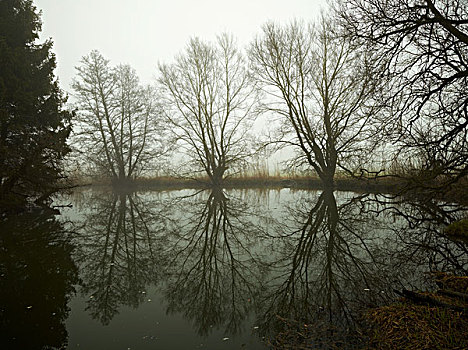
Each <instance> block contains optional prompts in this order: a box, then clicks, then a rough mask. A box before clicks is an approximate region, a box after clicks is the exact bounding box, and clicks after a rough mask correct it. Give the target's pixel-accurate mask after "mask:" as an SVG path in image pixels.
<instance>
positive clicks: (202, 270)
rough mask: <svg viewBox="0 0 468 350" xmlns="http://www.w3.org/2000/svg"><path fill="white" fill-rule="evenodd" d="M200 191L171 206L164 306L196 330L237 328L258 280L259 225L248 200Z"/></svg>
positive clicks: (255, 292)
mask: <svg viewBox="0 0 468 350" xmlns="http://www.w3.org/2000/svg"><path fill="white" fill-rule="evenodd" d="M205 195H206V194H205ZM201 197H202V198H199V196H193V197H191V198H188V199H187V200H186V201H184V202H180V203H179V205H180V206H179V208H178V209H177V210H176V211H175V212H176V213H177V216H179V224H178V225H177V227H175V229H174V230H173V231H172V232H171V239H170V241H169V246H168V250H167V252H168V253H169V255H170V256H172V257H173V258H172V259H171V260H170V261H169V264H168V269H167V273H168V278H167V281H166V287H165V288H164V294H165V296H166V299H167V300H168V304H169V306H168V311H169V312H171V313H174V312H180V313H182V314H183V315H184V316H185V317H186V318H188V319H190V320H192V321H193V323H194V325H195V327H196V328H197V331H198V333H199V334H200V335H207V334H208V333H209V332H210V330H212V328H222V329H223V330H224V332H225V333H226V334H236V333H238V332H239V329H240V326H241V323H242V321H243V320H245V318H246V317H247V316H248V314H249V312H250V310H251V309H252V303H253V301H254V300H255V298H256V297H257V295H258V294H259V290H260V286H261V281H262V273H261V268H260V265H259V263H258V259H259V255H258V254H257V253H256V246H257V245H258V236H259V234H258V232H256V230H257V229H258V228H259V227H258V225H257V224H255V222H254V221H253V220H252V211H250V210H248V207H247V206H246V203H244V202H242V201H240V200H238V199H236V198H234V197H231V198H228V197H227V196H226V194H225V193H224V192H223V190H222V189H214V190H213V191H211V192H210V193H209V195H208V197H207V199H206V197H205V196H203V195H202V196H201ZM182 213H183V215H182Z"/></svg>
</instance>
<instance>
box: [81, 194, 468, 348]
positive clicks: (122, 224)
mask: <svg viewBox="0 0 468 350" xmlns="http://www.w3.org/2000/svg"><path fill="white" fill-rule="evenodd" d="M80 201H81V203H82V205H83V207H82V208H81V209H80V210H79V212H80V213H81V214H80V215H82V220H81V221H80V220H78V219H77V220H75V225H76V231H77V233H78V234H77V236H76V242H75V243H76V246H77V247H79V249H77V250H76V252H75V254H74V256H75V258H76V261H77V263H78V264H79V266H80V277H81V284H82V285H81V292H82V295H84V296H85V297H86V304H87V306H86V310H87V312H88V313H89V314H90V315H91V317H92V318H94V319H97V320H99V321H100V322H101V323H102V324H104V325H108V324H109V323H111V320H112V319H113V318H114V317H115V315H116V314H117V313H119V310H120V309H121V308H122V307H123V306H130V307H133V308H144V306H143V305H142V303H143V302H144V301H147V299H148V298H149V297H148V295H147V294H146V293H147V291H148V290H149V289H150V287H151V288H153V289H154V290H156V294H157V297H158V298H159V299H160V300H161V301H162V302H163V304H164V309H165V311H166V313H167V315H166V316H167V317H169V316H175V315H180V316H182V317H183V318H184V320H187V321H189V322H190V324H191V327H192V330H193V331H194V332H195V333H196V334H198V335H199V336H203V337H204V338H205V339H206V338H208V337H210V336H211V335H213V334H215V333H216V334H218V335H217V336H218V337H220V336H219V334H220V333H222V334H223V336H224V335H225V336H226V337H232V336H234V335H236V334H256V335H255V336H258V334H260V335H264V336H267V335H275V334H278V333H280V332H284V331H285V330H287V329H285V323H284V322H283V321H282V320H284V319H288V320H294V322H296V323H295V324H297V322H299V323H300V324H307V325H310V326H309V330H310V331H309V333H310V334H309V336H310V339H309V344H308V346H310V347H320V346H322V347H325V348H326V347H328V346H332V345H333V346H340V344H341V345H343V344H347V345H346V346H347V347H352V346H354V345H357V342H358V341H359V339H358V337H355V335H356V332H357V330H358V327H359V317H360V315H361V312H362V310H365V309H366V308H367V307H372V306H376V305H380V304H382V303H386V302H389V301H392V300H394V298H395V295H394V293H393V290H394V289H402V288H408V289H412V288H419V289H421V288H426V287H429V286H430V285H429V284H428V282H427V274H426V273H427V272H431V271H438V270H443V271H450V272H454V273H466V272H467V267H468V254H467V253H468V251H467V246H466V244H465V243H463V242H452V241H451V240H450V239H448V238H447V237H445V236H444V235H443V227H444V226H445V225H447V224H449V223H451V222H453V221H454V220H457V219H460V218H461V217H463V215H465V214H464V213H465V212H464V211H463V210H462V208H460V207H458V206H451V205H441V204H440V203H436V202H434V201H428V200H422V201H417V200H413V201H408V200H405V201H402V200H401V199H400V198H390V197H385V196H381V195H370V194H355V193H348V192H332V191H323V192H313V191H296V192H294V191H292V190H281V191H263V192H262V193H261V195H257V194H256V192H255V191H251V190H250V191H235V190H233V191H229V192H227V193H226V192H224V191H223V190H221V189H214V190H211V191H199V192H195V191H188V190H187V191H179V192H173V193H157V194H155V193H133V194H113V193H97V192H95V193H93V192H88V193H87V195H85V196H82V197H81V199H80ZM154 317H155V318H156V315H155V316H154ZM157 317H161V316H160V315H158V316H157ZM286 328H287V327H286ZM252 331H253V332H252ZM184 332H187V331H186V330H185V331H184ZM249 336H250V335H249ZM218 339H219V338H218Z"/></svg>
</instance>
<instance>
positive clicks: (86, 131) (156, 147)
mask: <svg viewBox="0 0 468 350" xmlns="http://www.w3.org/2000/svg"><path fill="white" fill-rule="evenodd" d="M76 69H77V71H78V74H77V78H76V79H75V80H74V82H73V85H72V86H73V89H74V90H75V93H76V97H77V99H78V104H77V106H78V110H79V112H78V122H79V123H78V128H79V130H78V132H77V133H78V138H79V147H80V148H81V147H84V151H85V152H84V154H85V156H86V159H87V160H89V161H91V162H92V163H93V164H94V165H96V166H97V167H98V168H99V169H101V170H102V171H103V172H104V173H105V174H107V175H110V176H111V177H112V179H113V181H114V182H127V181H130V180H132V179H133V178H134V177H135V176H137V175H139V174H140V173H141V172H142V171H144V170H146V169H147V167H148V165H149V162H150V161H151V160H152V159H157V158H159V157H160V156H162V155H163V154H165V153H166V151H167V145H166V144H164V142H163V140H162V132H161V131H160V130H159V128H160V127H161V123H160V121H159V120H158V119H157V105H156V103H155V101H156V100H155V94H154V90H153V89H152V88H151V87H149V86H147V87H143V86H141V84H140V83H139V79H138V77H137V75H136V72H135V70H134V69H132V68H131V67H130V66H128V65H118V66H116V67H111V66H110V64H109V61H108V60H106V59H105V58H104V57H103V56H102V55H101V54H100V53H99V52H98V51H92V52H91V53H90V54H89V55H87V56H85V57H83V59H82V61H81V66H79V67H77V68H76ZM82 149H83V148H82Z"/></svg>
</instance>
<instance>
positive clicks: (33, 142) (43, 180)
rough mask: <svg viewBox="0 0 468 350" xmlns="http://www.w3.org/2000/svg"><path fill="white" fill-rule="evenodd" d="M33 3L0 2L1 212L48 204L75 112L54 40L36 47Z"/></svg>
mask: <svg viewBox="0 0 468 350" xmlns="http://www.w3.org/2000/svg"><path fill="white" fill-rule="evenodd" d="M41 24H42V23H41V20H40V14H39V13H38V12H37V10H36V7H35V6H34V5H33V3H32V1H31V0H0V211H2V210H4V209H5V208H6V207H11V206H19V205H24V204H26V203H27V202H29V201H32V200H36V201H44V200H45V199H47V198H48V197H49V196H50V195H51V194H52V193H54V192H55V191H56V190H57V189H58V188H59V187H60V186H59V180H60V179H63V178H64V175H63V169H62V160H63V157H64V156H65V155H66V154H67V153H68V152H69V151H70V149H69V147H68V145H67V143H66V140H67V137H68V136H69V134H70V130H71V116H72V113H70V112H69V111H66V110H64V109H63V105H64V103H65V101H66V98H65V96H64V94H63V92H62V91H61V90H60V88H59V86H58V83H57V80H56V78H55V76H54V69H55V66H56V61H55V56H54V54H53V53H52V52H51V47H52V41H51V40H47V41H45V42H44V43H42V44H38V43H37V39H38V37H39V32H40V30H41Z"/></svg>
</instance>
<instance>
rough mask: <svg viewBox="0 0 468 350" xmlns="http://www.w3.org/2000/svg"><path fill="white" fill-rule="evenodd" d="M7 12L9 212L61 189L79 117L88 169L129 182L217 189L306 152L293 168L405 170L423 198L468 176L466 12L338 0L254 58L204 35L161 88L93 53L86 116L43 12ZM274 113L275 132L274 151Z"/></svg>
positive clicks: (84, 72) (3, 169)
mask: <svg viewBox="0 0 468 350" xmlns="http://www.w3.org/2000/svg"><path fill="white" fill-rule="evenodd" d="M0 6H1V10H2V11H1V16H2V18H1V21H0V47H1V51H0V52H1V61H2V69H1V71H0V103H1V105H0V150H1V152H0V196H1V200H2V201H6V200H8V198H13V197H15V198H20V199H21V200H22V201H26V200H27V198H36V199H39V198H41V199H45V198H47V196H48V195H49V194H50V193H52V192H53V191H54V190H55V189H57V188H58V187H60V186H59V185H58V184H59V183H60V180H61V178H62V177H63V164H62V161H63V159H64V157H65V156H66V155H67V153H68V152H69V151H70V146H69V145H67V143H66V140H67V137H68V135H69V133H70V131H71V121H72V120H73V121H74V133H73V134H74V137H73V142H72V146H73V148H74V149H75V150H77V151H78V152H76V154H79V155H80V157H78V159H80V161H81V165H83V166H86V167H87V168H89V167H91V168H92V169H93V170H95V171H96V172H97V173H99V174H101V175H105V176H107V177H110V178H111V179H112V180H113V181H114V182H116V183H122V182H130V181H132V180H133V179H134V178H135V177H137V176H139V175H141V174H143V173H144V172H145V171H146V172H148V171H153V172H154V171H155V169H161V168H165V169H167V168H168V160H170V161H171V164H172V165H174V164H184V165H186V167H185V168H180V169H178V172H179V174H182V173H183V172H182V170H187V169H188V172H189V173H190V174H192V175H193V174H197V173H198V172H200V173H202V174H205V175H206V177H207V178H208V179H209V181H210V182H211V183H212V184H213V185H215V186H217V185H221V184H222V183H223V179H224V178H225V176H227V175H229V174H233V173H235V172H236V170H238V169H240V168H241V167H242V166H243V165H245V164H246V162H248V160H249V159H251V157H252V156H254V155H255V154H256V152H257V151H258V149H259V148H264V147H273V148H281V147H293V148H294V149H296V150H297V153H296V156H295V157H294V159H291V160H290V162H289V163H288V166H295V167H307V168H310V169H311V170H313V171H314V172H315V173H317V175H318V176H319V177H320V179H321V180H322V181H323V183H324V184H325V186H326V187H333V185H334V177H335V174H336V172H337V170H340V171H344V172H346V173H348V174H350V175H352V176H369V175H370V174H374V175H376V174H385V175H395V173H394V172H395V169H398V173H399V174H398V175H399V176H407V177H409V178H411V179H413V180H414V184H415V185H416V186H426V185H427V184H428V183H429V182H430V181H432V180H437V181H438V183H439V184H442V185H446V184H449V183H451V182H456V181H458V180H460V179H461V178H464V177H465V176H466V172H467V164H468V161H467V158H468V152H467V142H468V138H467V125H468V89H467V86H468V85H467V83H468V82H467V77H468V28H467V26H468V9H467V7H468V4H467V3H466V1H464V0H446V1H441V0H404V1H397V0H389V1H385V2H382V1H380V0H349V1H344V0H335V1H334V2H332V3H331V8H330V10H329V12H327V13H324V14H323V15H322V16H321V18H320V19H319V20H317V21H316V23H303V22H300V21H294V22H291V23H289V24H286V25H279V24H277V23H274V22H269V23H266V24H265V25H264V26H263V28H262V31H261V33H260V34H259V35H258V36H257V37H256V38H255V39H254V40H253V41H252V42H251V44H250V45H249V46H248V47H247V48H246V50H245V52H244V51H243V50H241V49H240V48H238V46H237V45H236V42H235V40H234V39H233V37H232V36H230V35H228V34H221V35H219V36H218V37H217V39H216V41H215V42H207V41H203V40H201V39H199V38H192V39H190V40H189V43H188V45H187V46H186V48H185V50H183V51H182V52H181V53H180V54H179V55H177V56H176V57H175V60H174V62H173V63H170V64H165V63H162V64H159V67H158V71H159V72H158V73H159V74H158V78H157V81H156V82H155V84H154V86H142V85H141V84H140V83H139V80H138V77H137V75H136V73H135V71H134V70H133V69H132V68H131V67H130V66H128V65H118V66H111V65H110V63H109V61H108V60H106V59H105V58H104V57H103V56H102V55H101V54H100V53H99V52H98V51H92V52H91V53H90V54H89V55H87V56H84V57H83V59H82V61H81V64H80V66H78V67H77V75H76V78H75V80H74V83H73V86H72V87H73V90H74V95H75V97H76V100H77V102H76V105H75V107H76V115H75V117H74V118H72V116H73V114H72V113H71V112H68V111H66V110H65V109H64V103H65V101H66V99H65V97H64V95H63V94H62V92H61V91H60V89H59V88H58V85H57V82H56V80H54V76H53V69H54V67H55V58H54V56H53V54H52V53H51V52H50V48H51V45H52V43H51V42H50V41H47V42H45V43H44V44H36V43H35V39H37V37H38V32H39V31H40V19H39V17H38V15H37V11H36V10H35V8H34V6H33V5H32V2H31V1H26V0H5V1H2V2H0ZM26 67H28V68H26ZM29 67H32V68H29ZM259 116H262V118H266V120H268V122H269V126H270V129H272V132H271V133H270V134H269V136H268V137H267V138H263V139H262V140H261V142H258V141H259V140H258V139H259V135H255V133H254V130H255V129H254V127H253V125H254V122H255V120H257V118H258V117H259ZM172 151H177V152H172ZM169 156H170V157H169ZM379 157H381V158H382V157H383V158H385V159H384V161H383V162H381V163H379V162H377V160H378V158H379ZM185 160H187V162H186V163H185V162H184V161H185ZM392 164H393V168H391V169H389V166H390V165H392ZM440 180H444V181H443V182H441V181H440ZM428 181H429V182H428ZM432 183H433V182H431V184H432Z"/></svg>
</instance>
